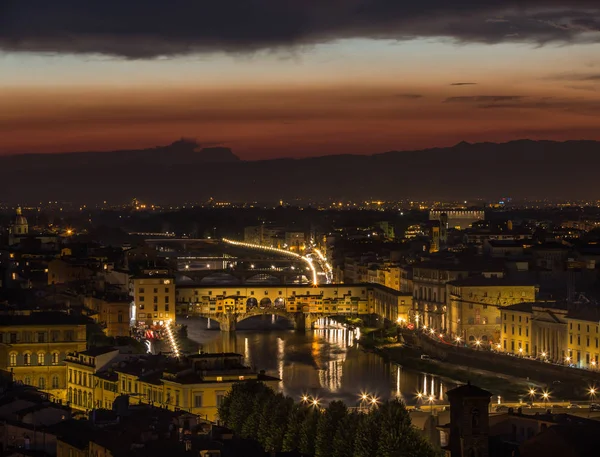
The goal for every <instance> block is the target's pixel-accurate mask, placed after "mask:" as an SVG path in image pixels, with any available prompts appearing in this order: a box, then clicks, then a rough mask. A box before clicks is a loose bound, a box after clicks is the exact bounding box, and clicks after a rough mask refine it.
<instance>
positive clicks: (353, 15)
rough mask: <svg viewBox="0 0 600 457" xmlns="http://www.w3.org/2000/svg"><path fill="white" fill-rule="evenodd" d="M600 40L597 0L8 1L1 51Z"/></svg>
mask: <svg viewBox="0 0 600 457" xmlns="http://www.w3.org/2000/svg"><path fill="white" fill-rule="evenodd" d="M431 37H434V38H438V37H439V38H445V39H450V40H454V41H456V42H462V43H472V42H475V43H500V42H507V41H512V42H515V41H517V42H530V43H536V44H544V43H549V42H562V43H574V42H600V5H599V4H598V1H597V0H569V1H565V0H453V1H448V0H421V1H419V2H414V1H412V0H410V1H409V0H218V1H208V0H169V1H165V0H127V1H123V0H102V1H99V0H86V1H81V0H55V1H48V0H0V50H2V51H8V52H47V53H60V54H64V53H66V54H82V53H83V54H100V55H109V56H116V57H120V58H127V59H148V58H158V57H165V56H167V57H168V56H177V55H189V54H197V53H202V52H254V51H257V50H263V49H270V50H272V49H280V48H289V47H294V46H303V45H312V44H317V43H324V42H331V41H334V40H338V39H347V38H371V39H394V40H409V39H414V38H431Z"/></svg>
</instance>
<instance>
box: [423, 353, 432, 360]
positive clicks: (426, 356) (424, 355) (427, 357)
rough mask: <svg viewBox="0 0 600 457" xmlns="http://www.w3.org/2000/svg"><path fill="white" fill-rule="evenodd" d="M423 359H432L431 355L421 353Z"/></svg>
mask: <svg viewBox="0 0 600 457" xmlns="http://www.w3.org/2000/svg"><path fill="white" fill-rule="evenodd" d="M421 360H431V357H429V356H428V355H427V354H421Z"/></svg>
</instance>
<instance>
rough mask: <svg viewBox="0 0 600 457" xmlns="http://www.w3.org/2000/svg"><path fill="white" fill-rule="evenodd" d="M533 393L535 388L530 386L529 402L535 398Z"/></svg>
mask: <svg viewBox="0 0 600 457" xmlns="http://www.w3.org/2000/svg"><path fill="white" fill-rule="evenodd" d="M535 394H536V390H535V389H534V388H533V387H532V388H530V389H529V397H530V398H531V402H532V403H533V400H535Z"/></svg>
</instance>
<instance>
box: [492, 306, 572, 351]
mask: <svg viewBox="0 0 600 457" xmlns="http://www.w3.org/2000/svg"><path fill="white" fill-rule="evenodd" d="M501 311H502V341H501V347H500V348H497V349H499V350H501V351H503V352H508V353H511V354H515V355H520V356H526V357H535V358H538V359H540V360H546V361H551V362H555V363H565V361H566V358H567V349H568V348H567V346H568V336H567V326H568V325H567V313H568V306H567V305H566V304H565V303H557V302H555V301H545V302H536V303H517V304H515V305H510V306H506V307H504V308H502V310H501ZM575 328H576V327H575Z"/></svg>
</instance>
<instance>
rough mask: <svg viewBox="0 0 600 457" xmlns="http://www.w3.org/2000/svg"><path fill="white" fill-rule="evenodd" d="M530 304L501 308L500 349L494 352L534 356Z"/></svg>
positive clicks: (497, 348)
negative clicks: (500, 351)
mask: <svg viewBox="0 0 600 457" xmlns="http://www.w3.org/2000/svg"><path fill="white" fill-rule="evenodd" d="M532 308H533V307H532V304H531V303H517V304H514V305H510V306H506V307H504V308H502V310H501V313H502V327H501V337H500V343H498V344H500V347H496V348H495V349H496V350H502V351H503V352H510V353H512V354H518V355H522V356H531V355H534V356H535V353H534V351H535V349H534V345H533V344H532V343H531V341H532V338H533V331H532V328H533V311H532Z"/></svg>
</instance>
